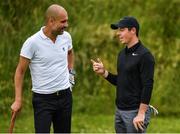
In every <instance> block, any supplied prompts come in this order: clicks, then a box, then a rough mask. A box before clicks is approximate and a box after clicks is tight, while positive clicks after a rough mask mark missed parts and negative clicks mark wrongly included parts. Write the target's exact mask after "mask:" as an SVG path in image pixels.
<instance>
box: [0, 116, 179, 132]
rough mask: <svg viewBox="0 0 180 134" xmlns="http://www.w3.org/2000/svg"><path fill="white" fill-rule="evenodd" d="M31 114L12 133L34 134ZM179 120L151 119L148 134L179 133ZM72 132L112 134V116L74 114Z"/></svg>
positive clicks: (4, 123)
mask: <svg viewBox="0 0 180 134" xmlns="http://www.w3.org/2000/svg"><path fill="white" fill-rule="evenodd" d="M32 115H33V114H32V113H29V115H24V114H23V113H22V114H21V115H19V116H18V117H17V120H16V124H15V129H14V132H19V133H20V132H26V133H27V132H34V126H33V116H32ZM9 120H10V119H9V118H7V117H6V118H5V117H2V116H1V117H0V133H2V132H7V130H8V125H9ZM179 124H180V118H176V117H158V116H157V117H153V118H152V119H151V123H150V125H149V127H148V130H147V132H148V133H178V132H180V125H179ZM72 132H75V133H86V132H90V133H95V132H96V133H100V132H101V133H113V132H114V115H87V114H74V115H73V118H72Z"/></svg>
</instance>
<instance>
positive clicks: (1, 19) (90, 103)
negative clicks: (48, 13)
mask: <svg viewBox="0 0 180 134" xmlns="http://www.w3.org/2000/svg"><path fill="white" fill-rule="evenodd" d="M52 3H58V4H61V5H62V6H64V7H65V8H66V9H67V11H68V14H69V28H68V31H69V32H70V33H71V35H72V38H73V46H74V51H75V55H76V60H75V69H76V72H77V76H76V86H75V87H74V89H73V94H74V111H75V112H82V113H83V112H87V113H92V114H95V113H112V112H113V109H114V99H115V87H113V86H112V85H110V84H109V83H108V82H107V81H105V80H103V79H102V78H100V77H99V76H97V75H95V74H94V73H93V71H92V66H91V63H90V59H91V58H97V57H99V58H101V59H102V61H103V63H104V64H105V66H106V68H107V69H108V70H110V71H111V72H113V73H116V60H117V59H116V58H117V54H118V52H119V51H120V50H121V49H122V48H123V47H124V46H122V45H121V44H119V42H118V40H117V39H116V38H115V32H114V31H112V30H111V29H110V24H111V23H113V22H117V21H118V20H119V19H120V18H121V17H123V16H135V17H136V18H138V20H139V22H140V24H141V27H140V30H141V31H140V39H141V40H142V42H143V43H144V44H145V46H147V47H148V48H149V49H150V50H151V52H152V53H153V55H154V56H155V59H156V70H155V80H154V90H153V96H152V100H151V103H152V104H153V105H155V106H156V107H157V108H158V109H159V111H160V113H162V114H164V115H165V114H178V113H179V112H180V107H179V106H178V105H179V103H178V100H179V99H180V94H178V92H179V89H180V84H179V82H180V73H179V72H180V54H179V52H180V32H179V28H180V19H179V14H180V9H179V7H180V1H179V0H171V1H169V0H159V1H157V0H149V1H144V0H127V1H124V0H31V1H29V0H1V2H0V25H1V28H0V32H1V36H0V40H1V42H0V60H1V62H0V98H1V99H0V106H1V107H0V113H3V114H4V115H6V113H7V110H8V109H9V108H10V105H11V103H12V101H13V98H14V85H13V77H14V72H15V68H16V66H17V63H18V58H19V52H20V49H21V46H22V44H23V42H24V41H25V40H26V38H27V37H28V36H30V35H32V34H33V33H35V32H36V31H38V30H39V29H40V27H41V26H43V23H44V12H45V10H46V8H47V7H48V6H49V5H50V4H52ZM30 89H31V82H30V75H29V73H27V75H26V77H25V81H24V96H25V98H26V99H24V107H25V108H28V107H30V106H31V99H30V98H31V91H30Z"/></svg>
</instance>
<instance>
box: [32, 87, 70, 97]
mask: <svg viewBox="0 0 180 134" xmlns="http://www.w3.org/2000/svg"><path fill="white" fill-rule="evenodd" d="M68 92H71V91H70V88H67V89H63V90H59V91H57V92H55V93H52V94H40V93H35V92H33V94H34V96H41V97H54V96H62V95H66V94H67V93H68Z"/></svg>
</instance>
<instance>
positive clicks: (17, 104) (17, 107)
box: [11, 101, 22, 112]
mask: <svg viewBox="0 0 180 134" xmlns="http://www.w3.org/2000/svg"><path fill="white" fill-rule="evenodd" d="M21 107H22V102H21V101H14V102H13V104H12V105H11V110H12V111H13V112H19V111H20V110H21Z"/></svg>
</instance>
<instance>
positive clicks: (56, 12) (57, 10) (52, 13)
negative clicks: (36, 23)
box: [45, 4, 67, 23]
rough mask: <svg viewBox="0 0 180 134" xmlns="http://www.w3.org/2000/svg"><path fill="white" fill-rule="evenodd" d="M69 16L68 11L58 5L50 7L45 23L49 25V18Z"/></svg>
mask: <svg viewBox="0 0 180 134" xmlns="http://www.w3.org/2000/svg"><path fill="white" fill-rule="evenodd" d="M64 14H67V12H66V10H65V9H64V8H63V7H62V6H60V5H57V4H53V5H51V6H49V7H48V9H47V10H46V14H45V22H46V23H47V22H48V20H49V18H54V19H56V18H58V17H61V15H64Z"/></svg>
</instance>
